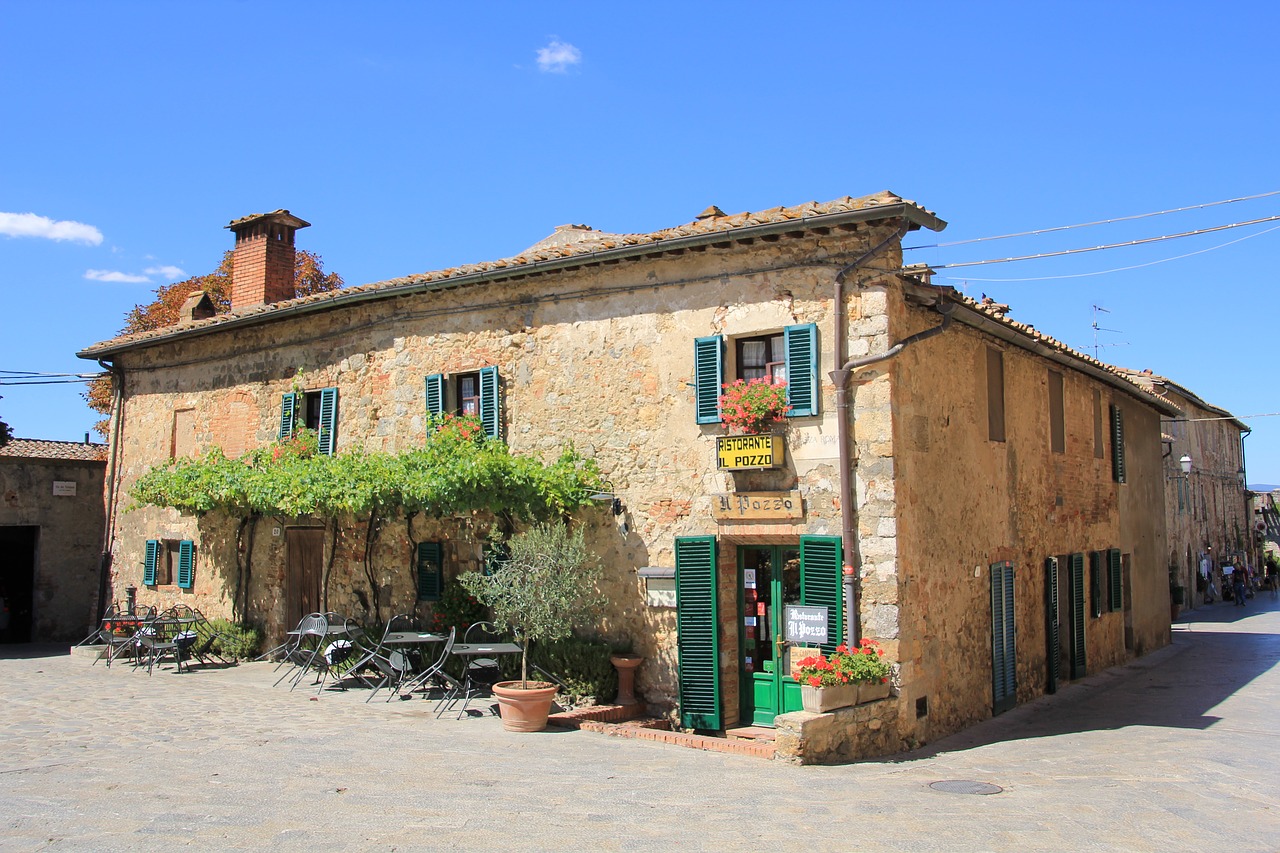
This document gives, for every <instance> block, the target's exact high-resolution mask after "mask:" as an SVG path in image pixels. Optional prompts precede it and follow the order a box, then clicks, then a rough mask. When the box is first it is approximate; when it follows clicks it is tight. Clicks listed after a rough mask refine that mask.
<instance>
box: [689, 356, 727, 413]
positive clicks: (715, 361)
mask: <svg viewBox="0 0 1280 853" xmlns="http://www.w3.org/2000/svg"><path fill="white" fill-rule="evenodd" d="M723 382H724V340H723V339H721V338H720V336H719V335H716V336H713V337H709V338H697V339H696V340H695V341H694V342H693V397H694V400H693V408H694V411H695V413H696V414H697V421H698V423H700V424H718V423H720V391H721V388H720V386H721V384H722V383H723Z"/></svg>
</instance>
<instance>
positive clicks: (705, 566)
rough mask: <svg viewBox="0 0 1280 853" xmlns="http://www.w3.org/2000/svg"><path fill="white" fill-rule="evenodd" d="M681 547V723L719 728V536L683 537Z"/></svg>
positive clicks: (678, 590) (678, 565)
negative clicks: (717, 546)
mask: <svg viewBox="0 0 1280 853" xmlns="http://www.w3.org/2000/svg"><path fill="white" fill-rule="evenodd" d="M675 552H676V649H677V653H678V655H679V659H678V666H679V676H678V679H677V683H678V686H679V691H680V725H682V726H683V727H685V728H688V729H706V730H712V731H718V730H719V729H722V728H724V723H723V715H722V714H721V710H720V626H719V617H718V614H719V607H718V601H717V597H718V589H719V584H718V580H717V566H716V540H715V537H714V536H688V537H677V538H676V541H675Z"/></svg>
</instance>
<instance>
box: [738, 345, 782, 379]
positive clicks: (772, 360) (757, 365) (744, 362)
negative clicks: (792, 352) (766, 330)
mask: <svg viewBox="0 0 1280 853" xmlns="http://www.w3.org/2000/svg"><path fill="white" fill-rule="evenodd" d="M785 340H786V339H785V337H784V336H783V335H763V336H761V337H756V338H738V339H737V340H735V341H734V344H735V349H736V353H735V354H736V355H737V359H738V378H739V379H743V380H746V381H748V382H750V381H751V380H752V379H767V380H768V381H770V382H785V381H787V363H786V349H785Z"/></svg>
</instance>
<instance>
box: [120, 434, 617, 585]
mask: <svg viewBox="0 0 1280 853" xmlns="http://www.w3.org/2000/svg"><path fill="white" fill-rule="evenodd" d="M602 486H603V482H602V480H601V477H600V472H599V469H598V468H597V467H596V464H595V462H594V460H591V459H585V458H583V457H582V456H580V455H579V454H578V453H577V451H575V450H574V449H573V447H571V446H570V447H567V448H565V449H564V450H563V451H562V452H561V453H560V455H559V456H558V457H557V458H555V459H553V460H551V461H550V462H544V461H542V460H541V459H538V458H536V457H533V456H524V455H520V454H516V453H512V452H511V450H510V449H509V448H508V447H507V446H506V444H504V443H503V442H502V441H499V440H497V439H493V438H489V437H488V436H486V435H485V434H484V432H483V431H482V430H480V429H479V425H478V422H476V421H475V419H474V418H465V417H464V418H458V417H453V416H448V417H446V418H441V419H439V420H437V421H435V422H433V423H432V424H431V428H430V430H429V431H428V437H427V440H426V442H425V443H424V445H423V446H422V447H418V448H414V449H412V450H407V451H404V452H402V453H395V454H391V453H374V452H368V451H364V450H351V451H347V452H345V453H340V454H337V455H334V456H327V455H324V454H321V453H319V452H318V442H317V436H316V433H315V432H314V431H311V430H297V431H296V432H295V433H294V436H293V437H292V438H290V439H288V440H285V441H280V442H276V443H274V444H271V445H269V446H267V447H261V448H257V449H255V450H252V451H250V452H249V453H247V454H245V455H244V456H241V457H239V458H237V459H229V458H227V456H225V455H224V454H223V452H222V451H221V450H220V449H219V448H216V447H215V448H213V449H212V450H210V451H209V452H208V453H206V454H204V455H203V456H199V457H194V458H185V459H178V460H173V461H170V462H168V463H166V464H163V465H158V466H156V467H153V468H151V469H150V470H148V471H147V472H146V473H144V474H143V475H142V476H141V477H139V478H138V480H137V482H136V483H135V484H134V486H133V489H132V491H131V493H130V496H131V498H132V504H131V506H130V509H135V508H138V507H142V506H159V507H171V508H173V509H176V510H178V511H179V512H183V513H189V514H196V515H201V514H204V513H223V514H225V515H227V516H228V517H230V518H233V519H238V520H239V522H240V524H239V531H238V533H239V535H238V536H237V539H238V540H239V544H241V545H242V547H243V545H245V544H247V545H248V546H249V548H248V549H247V550H248V551H251V548H252V544H251V543H252V538H253V528H254V526H255V522H256V520H257V519H258V518H260V517H263V516H281V517H296V516H302V515H309V516H315V517H320V518H324V519H325V521H326V526H329V527H330V528H331V529H332V530H333V531H334V532H335V534H336V532H337V526H338V519H340V518H343V517H362V518H364V519H366V520H367V521H366V529H365V543H364V544H365V549H364V551H365V553H364V560H363V562H364V569H365V574H366V576H367V577H366V580H368V582H369V583H370V584H373V572H372V567H371V560H372V553H373V547H374V542H375V541H376V539H377V535H378V532H379V531H380V529H381V527H382V526H383V523H384V522H385V521H386V520H388V519H392V518H399V517H404V518H406V519H412V517H413V516H415V515H417V514H420V513H421V514H424V515H429V516H434V517H437V518H440V517H445V516H454V515H463V514H469V513H473V512H488V513H492V514H493V515H494V516H496V517H498V518H499V519H500V520H501V521H502V523H503V526H504V527H509V526H510V525H511V523H512V522H514V521H547V520H551V519H558V518H564V517H566V516H568V515H570V514H571V513H573V512H574V511H575V510H577V509H579V508H581V507H583V506H584V505H586V504H587V503H588V502H589V499H588V495H590V494H592V493H593V492H597V491H599V490H600V489H601V488H602ZM246 527H247V530H246ZM246 533H247V536H246V535H245V534H246ZM245 539H248V542H247V543H245V542H244V540H245ZM335 544H336V543H335ZM237 556H239V555H237ZM237 563H239V559H237ZM237 569H238V570H237V574H238V575H239V584H238V585H239V586H241V588H242V589H241V590H240V593H241V597H243V598H247V584H248V579H249V577H250V572H251V567H250V565H249V558H248V554H247V553H246V556H245V562H244V563H243V564H242V565H238V567H237ZM370 594H371V598H370V600H371V601H374V602H377V600H378V597H377V590H376V589H374V588H373V587H372V586H371V588H370ZM242 607H243V605H242Z"/></svg>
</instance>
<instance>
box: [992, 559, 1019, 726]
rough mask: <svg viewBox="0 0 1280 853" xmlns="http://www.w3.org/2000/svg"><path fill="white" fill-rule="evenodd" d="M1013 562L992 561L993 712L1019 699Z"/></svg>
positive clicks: (1003, 708) (1011, 705) (1006, 707)
mask: <svg viewBox="0 0 1280 853" xmlns="http://www.w3.org/2000/svg"><path fill="white" fill-rule="evenodd" d="M1014 612H1015V598H1014V590H1013V563H1010V562H1008V561H1005V562H1000V563H993V564H992V565H991V712H992V713H993V714H1000V713H1003V712H1005V711H1007V710H1009V709H1010V708H1012V707H1013V706H1014V705H1016V704H1017V702H1018V653H1017V630H1016V626H1015V622H1014Z"/></svg>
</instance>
